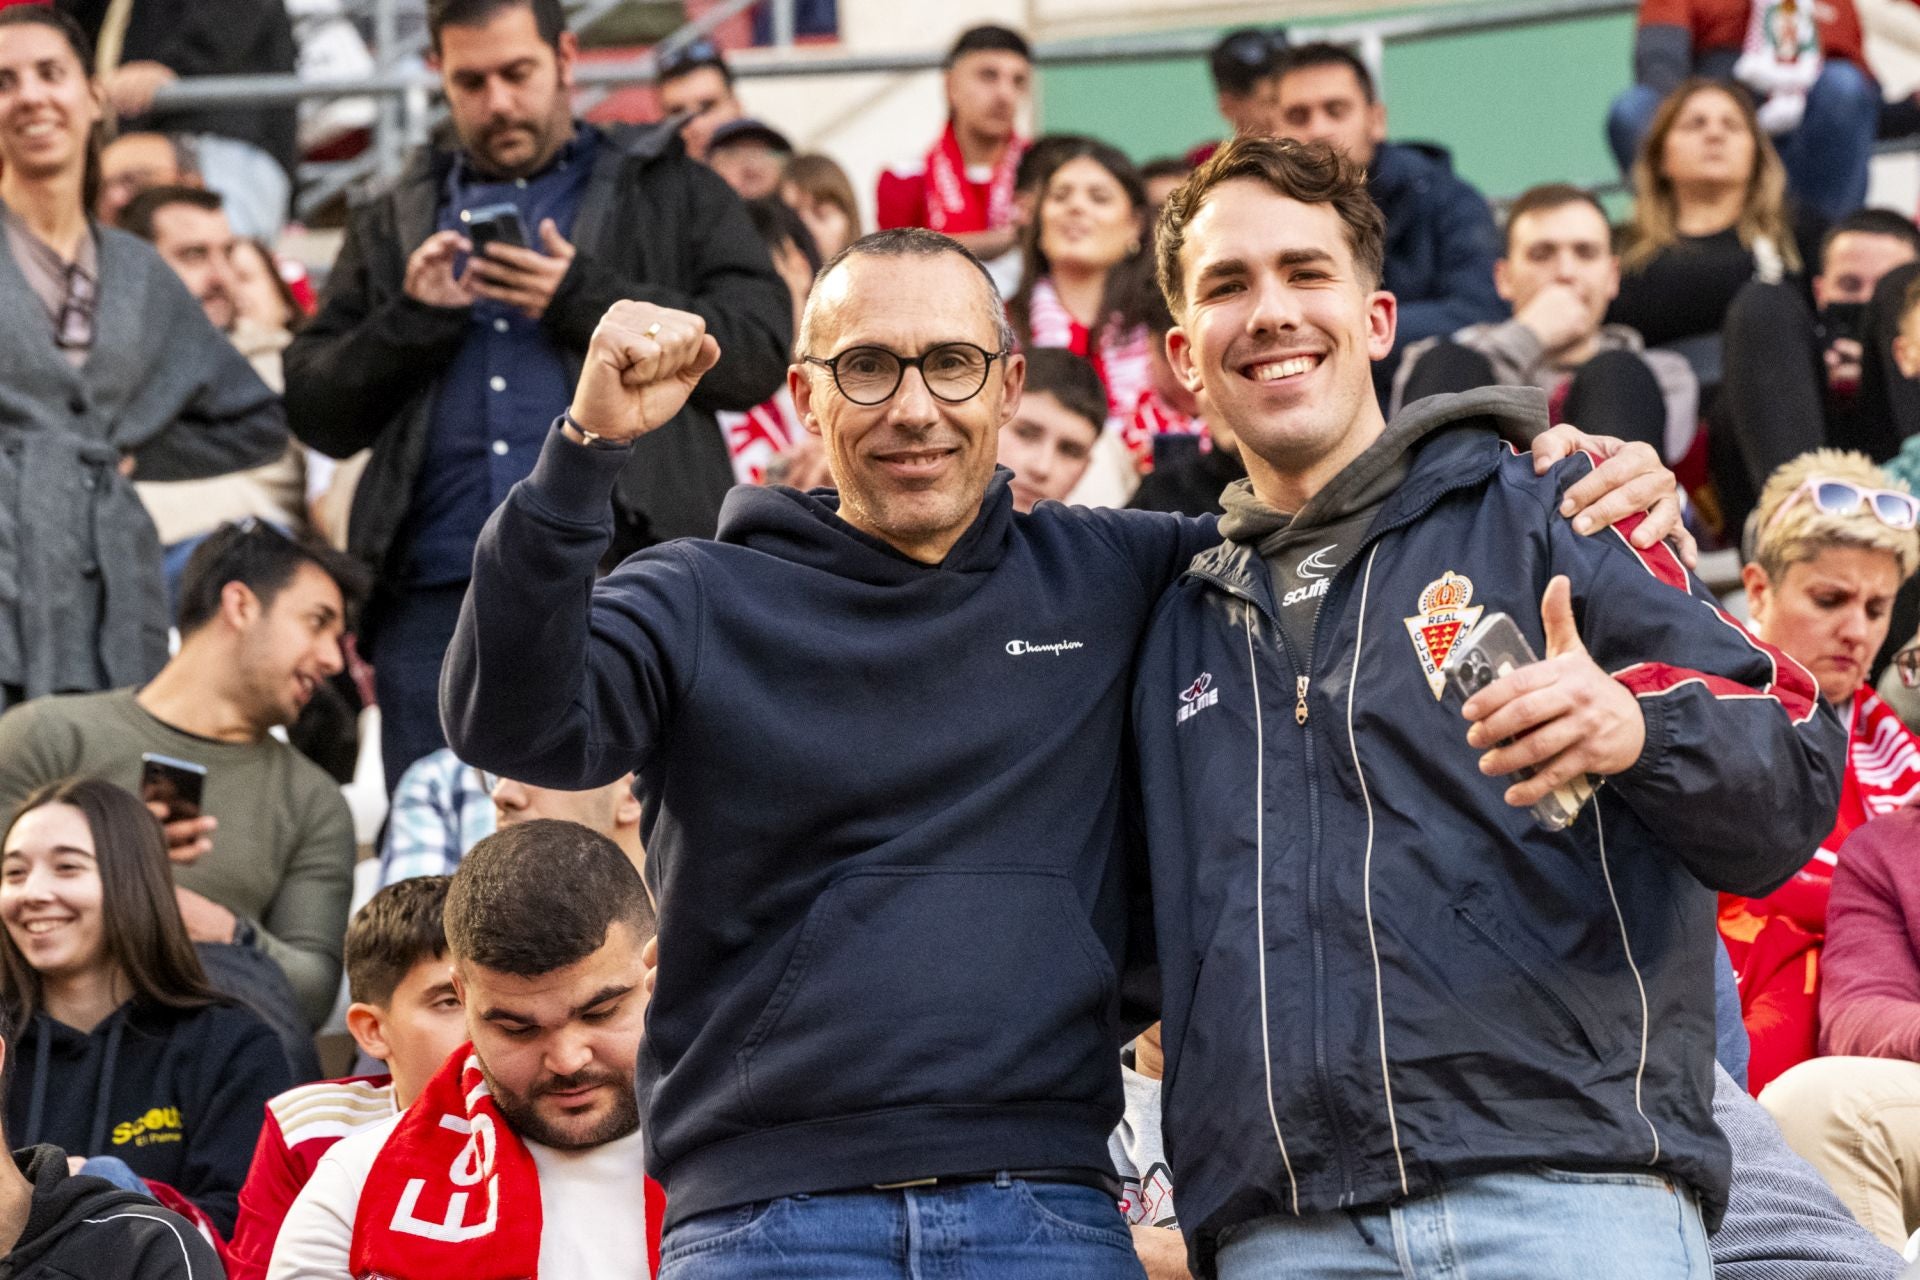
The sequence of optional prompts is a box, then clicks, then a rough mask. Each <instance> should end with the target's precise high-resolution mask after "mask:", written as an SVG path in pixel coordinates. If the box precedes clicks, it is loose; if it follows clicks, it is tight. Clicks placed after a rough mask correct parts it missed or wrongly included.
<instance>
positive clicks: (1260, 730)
mask: <svg viewBox="0 0 1920 1280" xmlns="http://www.w3.org/2000/svg"><path fill="white" fill-rule="evenodd" d="M1242 608H1243V611H1244V616H1245V618H1246V632H1247V677H1248V680H1249V681H1250V684H1251V687H1252V690H1253V859H1254V861H1253V918H1254V927H1255V929H1257V930H1258V932H1259V936H1258V937H1256V938H1255V939H1254V946H1255V954H1257V955H1258V956H1259V958H1260V1058H1261V1062H1262V1064H1263V1065H1264V1066H1265V1067H1266V1072H1267V1118H1268V1119H1269V1120H1271V1121H1272V1122H1273V1140H1274V1142H1275V1143H1277V1144H1278V1145H1279V1147H1280V1163H1281V1164H1283V1165H1285V1166H1286V1170H1287V1186H1288V1187H1289V1188H1290V1189H1291V1191H1292V1193H1293V1215H1294V1217H1296V1218H1297V1217H1299V1216H1300V1183H1299V1182H1298V1180H1296V1179H1295V1178H1294V1176H1293V1161H1292V1160H1291V1159H1290V1158H1288V1156H1287V1140H1286V1139H1285V1138H1283V1137H1281V1136H1280V1113H1279V1111H1277V1110H1276V1109H1275V1108H1274V1105H1273V1033H1272V1031H1271V1030H1270V1029H1269V1025H1268V1020H1267V739H1266V720H1265V717H1264V716H1263V715H1262V714H1261V712H1260V668H1259V664H1258V661H1257V659H1256V658H1255V657H1254V651H1253V612H1254V611H1253V606H1252V605H1243V606H1242Z"/></svg>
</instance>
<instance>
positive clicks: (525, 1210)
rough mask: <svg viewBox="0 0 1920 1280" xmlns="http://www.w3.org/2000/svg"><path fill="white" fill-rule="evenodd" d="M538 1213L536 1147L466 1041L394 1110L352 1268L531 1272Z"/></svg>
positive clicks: (475, 1278) (400, 1275)
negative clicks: (517, 1128)
mask: <svg viewBox="0 0 1920 1280" xmlns="http://www.w3.org/2000/svg"><path fill="white" fill-rule="evenodd" d="M540 1220H541V1211H540V1173H539V1170H538V1169H537V1168H536V1167H535V1165H534V1163H533V1154H532V1153H531V1152H530V1151H528V1150H527V1147H526V1144H525V1143H523V1142H522V1141H521V1140H520V1137H519V1135H518V1134H516V1133H514V1131H513V1130H512V1128H511V1127H509V1126H508V1124H507V1121H506V1117H505V1116H503V1115H501V1114H500V1109H499V1108H498V1107H496V1106H495V1105H494V1102H493V1095H492V1094H491V1093H490V1092H488V1090H487V1082H486V1079H485V1078H484V1077H483V1076H482V1075H481V1074H480V1059H479V1058H478V1057H477V1056H476V1055H475V1054H474V1052H473V1046H472V1045H471V1044H468V1045H465V1046H463V1047H462V1048H461V1049H460V1051H459V1052H458V1053H455V1054H454V1055H453V1056H452V1057H450V1058H448V1059H447V1061H446V1065H445V1066H443V1067H441V1068H440V1070H439V1072H438V1073H436V1074H435V1075H434V1077H433V1079H432V1080H431V1081H430V1082H429V1083H428V1084H427V1087H426V1089H425V1090H424V1091H422V1093H421V1094H420V1096H419V1098H417V1099H416V1100H415V1101H414V1104H413V1105H412V1106H411V1107H408V1108H407V1110H406V1112H405V1113H404V1114H403V1115H402V1116H401V1117H400V1123H399V1124H398V1125H397V1126H396V1127H395V1128H394V1131H393V1134H392V1136H390V1137H389V1138H388V1139H387V1143H386V1146H384V1147H382V1148H381V1150H380V1155H379V1158H378V1159H377V1160H375V1161H374V1165H373V1169H372V1171H371V1172H369V1173H368V1174H367V1183H366V1187H365V1189H364V1190H363V1191H362V1192H361V1194H360V1208H359V1210H358V1212H357V1213H356V1214H355V1215H354V1222H353V1251H352V1253H351V1254H350V1255H349V1270H350V1271H351V1272H352V1274H353V1276H354V1278H355V1280H536V1277H537V1275H538V1272H539V1264H540ZM556 1280H562V1278H556Z"/></svg>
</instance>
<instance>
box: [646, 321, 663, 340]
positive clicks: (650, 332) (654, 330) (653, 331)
mask: <svg viewBox="0 0 1920 1280" xmlns="http://www.w3.org/2000/svg"><path fill="white" fill-rule="evenodd" d="M647 336H648V337H649V338H657V337H659V336H660V322H659V321H658V320H655V321H654V322H653V323H652V324H650V325H648V326H647Z"/></svg>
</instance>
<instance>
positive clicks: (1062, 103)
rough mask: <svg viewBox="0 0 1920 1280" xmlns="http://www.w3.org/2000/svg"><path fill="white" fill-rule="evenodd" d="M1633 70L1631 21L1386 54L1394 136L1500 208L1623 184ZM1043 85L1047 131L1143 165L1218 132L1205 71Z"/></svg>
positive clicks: (1143, 68) (1049, 77) (1152, 67)
mask: <svg viewBox="0 0 1920 1280" xmlns="http://www.w3.org/2000/svg"><path fill="white" fill-rule="evenodd" d="M1365 16H1367V17H1378V16H1380V15H1379V14H1377V13H1374V14H1368V15H1365ZM1632 62H1633V15H1632V14H1626V13H1623V14H1617V15H1611V16H1607V17H1599V18H1578V19H1573V20H1570V21H1566V22H1556V23H1543V24H1539V25H1535V26H1528V27H1518V28H1514V29H1511V30H1506V31H1491V32H1478V33H1473V34H1468V35H1458V36H1440V37H1434V38H1430V39H1421V40H1410V41H1405V42H1401V43H1395V44H1389V45H1388V46H1387V50H1386V64H1385V67H1384V80H1385V87H1386V100H1387V122H1388V132H1389V135H1390V136H1391V137H1393V138H1396V139H1407V140H1418V141H1429V142H1439V143H1442V144H1444V145H1446V146H1448V147H1450V148H1451V149H1452V151H1453V160H1454V167H1455V168H1456V170H1457V171H1459V172H1460V173H1461V174H1463V175H1464V176H1465V177H1466V178H1467V180H1468V181H1470V182H1472V183H1473V184H1474V185H1475V186H1477V187H1479V188H1480V190H1481V191H1483V192H1485V193H1486V194H1487V195H1488V196H1490V197H1495V198H1498V197H1503V196H1512V195H1515V194H1517V193H1519V192H1520V191H1522V190H1524V189H1526V188H1527V187H1529V186H1531V185H1533V184H1534V183H1537V182H1547V181H1559V180H1566V181H1572V182H1578V183H1581V184H1584V185H1595V184H1599V183H1606V182H1612V181H1615V180H1616V179H1617V178H1618V177H1619V174H1618V172H1617V170H1616V169H1615V167H1614V163H1613V159H1612V156H1611V155H1610V154H1609V153H1608V150H1607V146H1606V138H1605V134H1604V128H1605V122H1606V114H1607V104H1608V103H1609V102H1610V101H1611V100H1612V99H1613V96H1614V95H1615V94H1617V93H1618V92H1619V91H1620V90H1621V89H1622V88H1623V87H1625V85H1626V84H1627V82H1628V80H1629V78H1630V76H1631V69H1632ZM1041 79H1042V94H1041V101H1040V104H1039V105H1040V124H1041V127H1042V129H1043V130H1044V131H1046V132H1049V133H1054V132H1061V133H1089V134H1093V135H1094V136H1096V137H1100V138H1105V139H1107V140H1108V141H1110V142H1113V143H1115V144H1117V145H1119V146H1120V147H1121V148H1122V149H1123V150H1125V151H1126V152H1127V153H1128V154H1129V155H1131V156H1132V157H1133V158H1134V159H1135V160H1147V159H1150V158H1152V157H1154V156H1159V155H1168V154H1180V153H1182V152H1185V151H1186V150H1187V149H1189V148H1190V147H1192V146H1193V145H1195V144H1196V143H1198V142H1201V141H1203V140H1205V139H1207V138H1212V137H1217V136H1219V134H1220V130H1221V124H1220V118H1219V116H1217V115H1216V114H1215V113H1214V110H1213V91H1212V87H1211V86H1210V85H1209V83H1208V81H1207V71H1206V67H1205V65H1204V63H1203V62H1202V61H1201V60H1200V59H1178V60H1166V61H1152V62H1125V63H1114V64H1111V65H1106V66H1067V67H1048V68H1046V69H1045V71H1044V72H1043V74H1042V77H1041Z"/></svg>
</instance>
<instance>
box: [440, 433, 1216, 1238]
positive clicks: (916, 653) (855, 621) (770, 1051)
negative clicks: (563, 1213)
mask: <svg viewBox="0 0 1920 1280" xmlns="http://www.w3.org/2000/svg"><path fill="white" fill-rule="evenodd" d="M622 458H623V454H622V453H621V452H618V451H612V450H592V449H587V448H584V447H582V446H580V445H576V444H573V443H571V442H569V441H567V440H566V439H564V438H562V437H558V436H555V437H554V438H553V439H551V440H549V441H548V443H547V445H546V448H545V450H544V452H543V454H542V456H541V458H540V461H539V463H538V465H537V466H536V467H535V469H534V472H533V474H532V475H531V476H530V477H529V478H528V479H527V480H525V481H523V482H522V483H520V484H519V485H517V486H515V488H514V489H513V491H512V493H511V495H510V496H509V497H508V499H507V501H506V502H505V503H504V504H503V505H502V507H501V508H500V509H499V510H498V511H497V512H495V514H494V516H493V518H492V520H491V521H490V522H489V523H488V525H487V528H486V531H485V533H484V534H483V536H482V538H481V541H480V546H479V550H478V554H477V555H476V556H475V560H474V575H473V585H472V588H471V590H470V592H469V594H468V596H467V601H466V605H465V606H464V608H463V610H462V612H461V617H460V625H459V629H458V631H457V632H456V633H455V637H454V642H453V647H452V649H451V650H450V651H449V652H448V655H447V661H446V665H445V669H444V674H443V680H442V686H441V708H442V715H443V718H444V720H445V723H446V729H447V741H448V742H449V743H450V744H451V745H452V746H453V748H454V750H455V751H456V752H457V753H458V754H459V755H460V757H461V758H462V759H463V760H466V761H467V762H468V763H470V764H472V765H474V766H476V767H479V768H483V769H488V770H495V771H499V772H501V773H504V774H506V775H508V776H510V777H514V778H519V779H523V780H526V781H529V782H534V783H538V784H541V785H545V786H551V787H570V788H583V787H589V786H595V785H601V784H604V783H606V782H609V781H611V780H612V779H614V778H617V777H618V776H620V774H621V773H623V772H625V771H626V770H628V769H633V770H636V771H637V773H638V776H639V781H638V791H639V794H640V797H641V799H642V801H643V802H644V807H645V814H646V816H645V820H644V823H643V836H644V839H645V843H646V846H647V851H648V859H649V873H650V877H651V879H652V880H653V883H654V886H655V889H656V892H657V893H658V895H659V902H660V985H659V988H658V991H657V992H656V994H655V995H654V998H653V1004H652V1007H651V1009H650V1011H649V1014H648V1024H647V1039H646V1048H645V1050H644V1053H645V1055H646V1056H647V1057H648V1058H649V1059H650V1061H648V1062H647V1063H646V1064H645V1066H646V1067H647V1068H649V1069H652V1070H657V1072H658V1076H657V1083H656V1084H655V1085H654V1087H653V1090H652V1096H651V1108H650V1112H649V1120H648V1126H647V1138H648V1143H649V1147H650V1150H649V1161H648V1163H649V1168H650V1170H651V1171H652V1172H653V1173H654V1175H655V1176H656V1177H657V1178H659V1180H660V1181H661V1183H662V1184H663V1185H664V1186H665V1187H666V1189H667V1201H668V1214H669V1216H670V1219H671V1220H672V1221H679V1220H682V1219H684V1218H686V1217H689V1216H691V1215H693V1214H697V1213H702V1212H705V1211H708V1210H712V1209H717V1208H722V1207H725V1206H728V1205H732V1204H739V1203H744V1202H748V1201H754V1200H762V1199H768V1198H772V1197H775V1196H781V1195H789V1194H794V1193H799V1192H820V1191H831V1190H838V1189H843V1188H854V1187H863V1186H869V1185H871V1184H874V1183H887V1182H897V1181H903V1180H907V1179H913V1178H921V1177H930V1176H935V1175H946V1174H963V1173H974V1172H981V1171H992V1170H995V1169H1007V1168H1012V1169H1019V1168H1034V1167H1057V1166H1074V1167H1085V1168H1093V1169H1110V1168H1111V1167H1112V1166H1111V1164H1110V1162H1109V1160H1108V1156H1107V1135H1108V1134H1109V1133H1110V1132H1111V1131H1112V1129H1113V1127H1114V1125H1115V1123H1116V1122H1117V1121H1118V1120H1119V1118H1120V1114H1121V1107H1122V1099H1121V1089H1120V1071H1119V1058H1118V1050H1119V1044H1120V1040H1121V1015H1120V998H1119V992H1118V983H1117V973H1118V971H1119V970H1120V969H1121V968H1122V967H1123V965H1124V962H1125V960H1126V947H1127V938H1128V933H1129V921H1130V919H1131V918H1132V917H1131V914H1130V905H1131V898H1132V894H1133V893H1134V892H1137V891H1143V890H1144V884H1137V885H1136V884H1130V883H1129V877H1128V875H1127V858H1126V856H1125V854H1126V852H1127V850H1128V848H1129V842H1128V840H1127V838H1126V830H1125V824H1124V822H1123V816H1124V815H1123V804H1122V799H1123V794H1124V793H1125V785H1124V780H1123V765H1122V758H1123V753H1122V746H1123V743H1124V737H1123V734H1124V731H1125V715H1126V702H1127V687H1128V676H1129V672H1130V670H1131V668H1132V664H1133V658H1134V650H1135V648H1136V646H1137V644H1138V642H1139V640H1140V637H1141V634H1142V632H1143V630H1144V628H1145V625H1146V619H1147V616H1148V612H1149V610H1150V609H1151V608H1152V607H1153V605H1154V602H1155V601H1157V600H1158V599H1159V598H1160V595H1161V593H1162V592H1163V591H1164V590H1165V588H1166V587H1167V586H1168V585H1169V583H1171V582H1172V580H1173V578H1174V576H1175V575H1176V574H1177V573H1178V572H1179V571H1180V570H1181V569H1182V568H1184V567H1185V565H1186V563H1187V562H1188V561H1189V560H1190V559H1191V558H1192V556H1193V555H1194V553H1195V552H1196V551H1197V550H1199V549H1200V548H1201V547H1204V546H1205V545H1207V543H1208V541H1209V538H1210V536H1211V535H1212V530H1213V524H1212V522H1211V521H1189V520H1183V519H1179V518H1176V517H1170V516H1164V515H1157V514H1152V513H1146V512H1120V511H1099V512H1094V511H1084V510H1071V509H1068V508H1066V507H1062V506H1059V505H1057V504H1045V505H1043V506H1042V508H1041V509H1040V510H1039V511H1037V512H1036V513H1034V514H1033V515H1031V516H1023V515H1016V514H1015V513H1014V511H1013V509H1012V503H1011V498H1010V495H1009V492H1008V488H1007V477H1008V473H1006V472H1004V471H1002V472H1000V473H998V474H996V475H995V477H994V478H993V480H992V482H991V483H990V485H989V488H988V491H987V495H986V500H985V502H984V504H983V506H982V509H981V512H980V514H979V516H978V518H977V519H976V520H975V521H974V523H973V524H972V526H971V527H970V528H969V529H968V530H967V532H966V533H965V534H964V535H963V536H962V537H961V539H960V541H959V542H958V543H957V544H956V545H955V546H954V548H953V549H952V551H951V552H949V553H948V555H947V557H946V559H945V560H944V561H943V562H942V563H941V564H939V565H937V566H934V565H925V564H920V563H917V562H915V561H913V560H911V559H908V558H907V557H906V556H903V555H901V554H900V553H899V552H897V551H895V550H893V549H892V548H891V547H889V546H887V545H886V544H885V543H883V542H881V541H879V540H878V539H875V538H871V537H868V536H866V535H864V534H862V533H860V532H858V531H856V530H854V529H853V528H852V527H851V526H849V525H847V524H846V523H845V522H843V521H842V520H840V518H839V517H838V516H837V515H836V505H835V504H836V499H835V497H834V495H832V494H828V493H815V494H802V493H799V492H797V491H795V490H791V489H736V490H734V491H733V493H732V494H731V495H730V496H729V497H728V498H727V501H726V505H725V507H724V508H723V510H722V513H721V521H720V533H719V538H718V540H717V541H712V542H706V541H680V542H673V543H668V544H665V545H663V546H659V547H655V548H652V549H649V550H647V551H645V552H642V553H640V554H639V555H637V556H635V557H633V558H632V559H630V560H628V561H627V562H626V563H625V564H624V565H622V566H621V567H620V568H619V569H618V570H616V571H615V572H614V573H613V574H611V575H610V576H609V577H608V578H607V579H606V580H605V581H604V582H602V583H601V584H599V586H598V587H595V586H594V584H593V567H594V564H595V562H596V561H597V560H598V558H599V556H600V554H601V551H602V550H603V549H604V548H605V546H606V542H607V537H608V533H609V529H608V524H607V521H606V518H605V512H606V510H607V499H608V495H609V493H610V491H611V489H612V486H613V482H614V478H615V476H616V475H617V474H618V472H619V469H620V464H621V461H622ZM1143 918H1144V917H1143Z"/></svg>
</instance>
